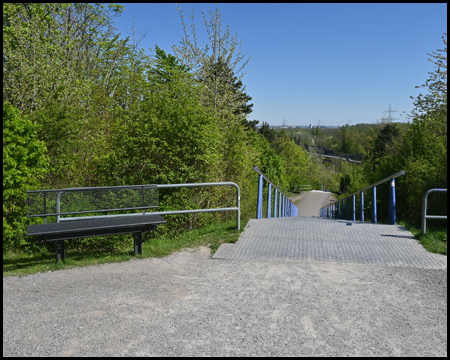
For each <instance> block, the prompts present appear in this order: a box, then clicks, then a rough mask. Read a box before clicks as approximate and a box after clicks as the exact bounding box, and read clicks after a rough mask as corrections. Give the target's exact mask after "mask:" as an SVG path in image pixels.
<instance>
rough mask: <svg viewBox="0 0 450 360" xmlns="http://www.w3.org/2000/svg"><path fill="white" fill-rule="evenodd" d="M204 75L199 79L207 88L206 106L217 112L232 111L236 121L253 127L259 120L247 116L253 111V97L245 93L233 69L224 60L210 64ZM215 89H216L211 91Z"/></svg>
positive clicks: (204, 100) (204, 99)
mask: <svg viewBox="0 0 450 360" xmlns="http://www.w3.org/2000/svg"><path fill="white" fill-rule="evenodd" d="M203 75H204V77H202V76H200V77H199V80H200V81H201V82H202V83H203V85H204V88H205V89H206V90H207V91H206V93H205V96H204V97H203V103H204V104H205V106H210V107H213V108H214V113H215V114H224V113H225V114H226V113H230V112H231V113H232V114H233V115H234V116H235V118H236V121H240V122H241V123H242V124H243V125H244V126H245V127H247V128H249V127H253V128H254V126H255V125H256V124H257V121H256V123H255V121H253V122H249V121H247V116H248V115H249V114H250V113H251V112H252V107H253V104H249V103H248V102H249V101H250V100H251V99H252V98H251V97H250V96H248V95H247V93H245V91H244V90H245V87H244V86H243V85H242V81H241V80H239V79H238V78H237V77H236V76H235V75H234V73H233V71H232V70H231V69H230V68H229V67H228V65H227V64H225V63H224V62H223V61H222V60H220V59H219V60H218V61H217V62H216V63H212V64H210V68H209V69H205V71H204V72H203ZM211 89H215V90H214V91H209V90H211Z"/></svg>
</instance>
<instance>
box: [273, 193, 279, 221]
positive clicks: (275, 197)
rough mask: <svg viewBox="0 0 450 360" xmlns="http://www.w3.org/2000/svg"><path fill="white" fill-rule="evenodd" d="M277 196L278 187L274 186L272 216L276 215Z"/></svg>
mask: <svg viewBox="0 0 450 360" xmlns="http://www.w3.org/2000/svg"><path fill="white" fill-rule="evenodd" d="M277 197H278V189H277V188H275V196H274V199H273V217H274V218H276V217H277Z"/></svg>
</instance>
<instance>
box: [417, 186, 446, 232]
mask: <svg viewBox="0 0 450 360" xmlns="http://www.w3.org/2000/svg"><path fill="white" fill-rule="evenodd" d="M432 192H447V189H430V190H428V191H427V192H426V193H425V195H424V196H423V201H422V235H425V233H426V232H427V219H447V216H444V215H427V201H428V195H430V194H431V193H432Z"/></svg>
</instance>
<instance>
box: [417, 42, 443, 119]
mask: <svg viewBox="0 0 450 360" xmlns="http://www.w3.org/2000/svg"><path fill="white" fill-rule="evenodd" d="M442 40H443V42H444V45H445V48H444V49H438V50H437V52H433V53H432V54H428V55H429V56H430V58H428V60H429V61H431V62H432V63H433V64H434V65H435V71H434V72H430V73H428V74H429V75H430V77H429V78H428V79H427V81H426V82H425V83H424V84H422V85H420V86H416V88H425V89H426V90H427V91H428V94H425V95H423V94H419V95H418V96H417V98H415V99H414V98H413V97H412V96H411V99H414V107H415V108H414V110H413V114H412V115H413V117H420V116H421V115H427V114H429V113H430V112H433V113H436V112H440V111H444V112H446V111H447V33H444V36H442Z"/></svg>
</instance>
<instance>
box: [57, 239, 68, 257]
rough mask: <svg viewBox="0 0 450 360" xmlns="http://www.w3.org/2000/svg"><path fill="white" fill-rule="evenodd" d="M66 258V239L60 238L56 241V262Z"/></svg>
mask: <svg viewBox="0 0 450 360" xmlns="http://www.w3.org/2000/svg"><path fill="white" fill-rule="evenodd" d="M65 258H66V247H65V241H64V240H58V241H57V242H56V262H58V261H60V260H64V259H65Z"/></svg>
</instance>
